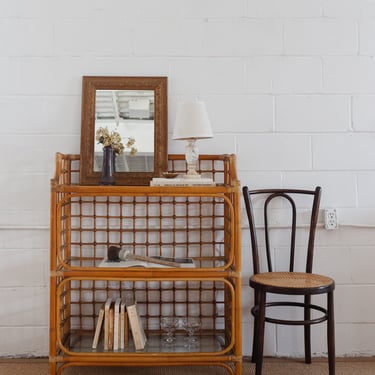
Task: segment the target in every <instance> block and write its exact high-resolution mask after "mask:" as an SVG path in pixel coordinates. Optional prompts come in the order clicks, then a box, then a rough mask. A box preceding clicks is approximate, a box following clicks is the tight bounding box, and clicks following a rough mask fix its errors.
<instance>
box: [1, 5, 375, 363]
mask: <svg viewBox="0 0 375 375" xmlns="http://www.w3.org/2000/svg"><path fill="white" fill-rule="evenodd" d="M374 19H375V2H374V1H373V0H283V1H280V0H232V1H225V0H201V1H199V2H196V1H191V0H181V1H175V0H159V1H153V0H143V1H134V0H121V1H120V0H95V1H92V0H81V1H77V0H66V1H63V2H59V1H50V0H17V1H16V0H4V1H1V2H0V35H2V38H0V113H1V115H2V122H1V131H2V162H1V163H0V194H1V196H2V197H3V199H2V200H1V201H0V256H1V257H2V259H3V261H2V262H1V266H0V270H1V272H0V274H1V275H0V295H1V296H2V299H3V300H5V299H6V300H7V304H6V305H5V304H2V307H0V318H1V319H0V335H1V337H7V338H8V339H7V340H6V342H5V341H4V340H3V341H4V342H2V343H1V344H0V356H14V355H16V356H22V355H31V356H33V355H37V356H39V355H47V354H48V272H49V271H48V268H49V255H48V253H49V250H48V248H49V231H48V227H49V181H50V178H51V177H52V175H53V173H54V157H55V156H54V155H55V152H56V151H61V152H65V153H79V145H80V103H81V77H82V76H83V75H112V76H115V75H119V76H131V75H133V76H135V75H140V76H151V75H162V76H168V78H169V88H168V89H169V90H168V91H169V114H168V117H169V126H170V131H169V133H170V134H169V142H168V143H169V151H170V152H171V153H179V152H182V150H183V148H184V146H185V143H184V142H181V141H173V140H172V139H171V134H172V129H173V122H174V117H175V111H176V107H177V102H178V100H179V99H183V98H191V97H195V96H197V97H200V98H201V99H203V100H204V101H205V102H206V103H207V108H208V112H209V115H210V118H211V120H212V124H213V128H214V133H215V138H214V139H210V140H204V141H200V142H199V146H200V149H201V151H202V152H203V153H231V152H233V153H236V154H237V155H238V167H239V175H240V178H241V181H242V184H243V185H245V184H247V185H249V186H251V187H254V188H261V187H271V186H275V187H282V186H296V187H300V188H304V187H312V186H315V185H321V186H322V187H323V197H322V208H324V207H334V208H336V209H337V211H338V214H339V224H340V227H339V229H338V230H336V231H325V230H324V229H322V227H321V226H320V228H319V231H318V236H317V241H316V245H317V256H316V261H315V264H316V269H317V271H321V272H322V273H326V274H330V275H332V276H333V277H334V278H335V279H336V283H337V293H336V311H337V325H336V338H337V343H336V347H337V354H338V355H371V356H373V355H375V344H374V340H373V337H374V335H375V329H374V327H375V324H374V323H375V318H374V317H375V314H374V313H375V311H374V309H375V305H374V304H373V303H372V302H371V299H370V300H369V299H368V296H369V295H372V294H373V293H374V289H375V276H374V273H373V270H372V264H374V260H375V259H374V256H375V255H374V254H375V252H374V250H373V249H374V248H375V236H374V233H375V232H374V227H375V199H374V197H373V195H374V194H373V191H374V188H375V151H374V150H375V147H374V146H375V106H374V103H375V60H374V58H373V56H374V53H375V42H374V41H375V26H374ZM242 204H243V203H242ZM242 216H243V217H244V215H242ZM320 224H322V223H320ZM243 234H244V235H243V237H244V238H243V253H244V257H243V258H244V267H243V292H244V298H243V330H244V335H243V336H244V354H245V355H250V353H251V345H252V343H251V334H252V319H251V317H250V315H249V309H250V306H251V304H252V301H253V297H252V295H251V294H250V289H249V287H248V281H247V280H248V277H249V276H250V275H251V272H252V267H251V265H250V254H249V238H248V233H247V230H246V229H244V231H243ZM25 301H26V303H25ZM366 301H367V302H366ZM292 332H293V331H292ZM299 333H300V332H299V331H298V330H296V332H294V333H291V328H290V327H287V328H285V327H279V328H275V327H268V328H267V340H266V345H265V353H266V354H268V355H285V356H301V355H302V352H301V347H302V345H301V340H302V336H301V335H299ZM324 336H325V335H324V328H323V327H319V328H317V330H316V331H315V330H314V348H313V350H314V353H316V355H321V354H322V353H325V352H326V346H325V341H324Z"/></svg>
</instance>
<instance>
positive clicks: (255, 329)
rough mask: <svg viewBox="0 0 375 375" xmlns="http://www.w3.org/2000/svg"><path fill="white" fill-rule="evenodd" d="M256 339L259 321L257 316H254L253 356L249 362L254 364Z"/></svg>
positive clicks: (256, 347) (256, 349)
mask: <svg viewBox="0 0 375 375" xmlns="http://www.w3.org/2000/svg"><path fill="white" fill-rule="evenodd" d="M258 337H259V319H258V315H254V333H253V354H252V356H251V362H253V363H256V361H257V358H258V345H257V343H258Z"/></svg>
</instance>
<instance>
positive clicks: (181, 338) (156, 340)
mask: <svg viewBox="0 0 375 375" xmlns="http://www.w3.org/2000/svg"><path fill="white" fill-rule="evenodd" d="M92 343H93V333H92V332H91V331H90V332H73V333H72V334H71V335H70V336H69V337H68V338H67V339H66V340H65V342H64V346H63V348H62V350H61V355H63V356H64V354H65V355H79V354H80V353H82V354H85V355H86V354H88V353H92V354H95V355H96V356H97V355H100V356H108V355H121V354H126V355H129V354H151V353H169V354H173V353H192V352H195V353H208V354H214V353H222V352H223V351H225V348H226V340H225V338H224V333H222V334H215V335H209V334H204V333H203V334H200V335H198V336H197V341H196V342H193V343H190V342H189V340H188V339H187V337H186V335H184V334H182V333H177V334H176V336H175V340H174V341H173V342H172V343H168V342H166V340H165V336H164V335H161V334H158V333H150V334H148V335H147V341H146V345H145V348H144V349H142V350H135V348H134V342H133V339H132V338H129V341H128V343H127V344H125V346H124V348H119V349H116V350H113V349H111V350H104V343H103V340H100V341H99V343H98V345H97V348H96V349H93V348H92Z"/></svg>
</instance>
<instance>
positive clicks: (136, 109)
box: [94, 90, 155, 172]
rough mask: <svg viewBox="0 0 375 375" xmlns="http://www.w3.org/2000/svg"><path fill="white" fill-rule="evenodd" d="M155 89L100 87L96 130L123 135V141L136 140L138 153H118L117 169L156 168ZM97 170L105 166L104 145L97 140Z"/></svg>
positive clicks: (135, 145) (141, 170)
mask: <svg viewBox="0 0 375 375" xmlns="http://www.w3.org/2000/svg"><path fill="white" fill-rule="evenodd" d="M154 109H155V96H154V91H153V90H96V99H95V133H94V137H95V134H96V131H97V130H98V129H99V128H107V129H108V131H109V132H112V131H116V132H118V133H119V134H120V136H121V140H122V143H123V144H126V143H127V142H128V140H129V139H134V140H135V143H134V147H135V149H136V150H137V152H136V153H135V154H134V155H133V154H130V152H129V150H128V149H125V151H124V153H123V154H121V155H117V156H116V172H153V171H154V134H155V131H154V130H155V128H154ZM94 143H95V148H94V171H96V172H98V171H101V169H102V161H103V145H102V144H100V143H98V142H97V141H96V140H95V139H94Z"/></svg>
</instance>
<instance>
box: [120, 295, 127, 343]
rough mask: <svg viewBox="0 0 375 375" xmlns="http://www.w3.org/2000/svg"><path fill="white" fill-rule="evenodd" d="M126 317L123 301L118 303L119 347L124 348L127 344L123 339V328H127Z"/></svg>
mask: <svg viewBox="0 0 375 375" xmlns="http://www.w3.org/2000/svg"><path fill="white" fill-rule="evenodd" d="M125 319H126V320H125ZM127 319H128V317H127V314H126V311H125V301H121V303H120V349H121V350H124V349H125V345H127V340H125V329H126V330H127V329H128V327H127V326H128V324H127V323H128V321H127Z"/></svg>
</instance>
